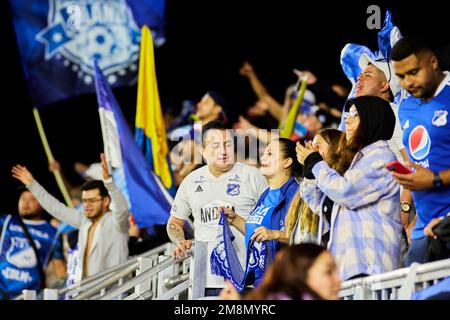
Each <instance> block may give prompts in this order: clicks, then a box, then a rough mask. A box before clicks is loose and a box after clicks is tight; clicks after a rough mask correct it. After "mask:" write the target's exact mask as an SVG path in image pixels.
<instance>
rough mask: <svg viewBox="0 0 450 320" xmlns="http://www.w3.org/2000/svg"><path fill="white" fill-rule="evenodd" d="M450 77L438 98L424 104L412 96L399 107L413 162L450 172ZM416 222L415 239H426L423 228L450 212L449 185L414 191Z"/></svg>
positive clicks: (440, 88)
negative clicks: (449, 170)
mask: <svg viewBox="0 0 450 320" xmlns="http://www.w3.org/2000/svg"><path fill="white" fill-rule="evenodd" d="M449 113H450V76H449V75H447V77H446V78H445V79H444V82H443V83H442V85H441V86H440V87H439V89H438V91H437V94H436V96H435V97H434V98H433V99H431V100H429V101H427V102H423V101H422V100H420V99H417V98H414V97H413V96H409V97H408V98H407V99H405V100H404V101H403V102H402V103H401V104H400V107H399V112H398V115H399V119H400V124H401V126H402V128H403V144H404V145H405V146H406V149H407V150H408V154H409V158H410V160H411V162H415V163H417V164H419V165H421V166H422V167H425V168H428V169H430V170H431V171H433V172H435V171H442V170H448V169H450V123H449V122H448V120H449ZM413 199H414V205H415V207H416V211H417V223H416V226H415V228H414V231H413V233H412V236H411V238H412V239H420V238H422V237H424V233H423V229H424V228H425V227H426V226H427V225H428V223H429V222H430V221H431V220H432V219H433V218H437V217H442V216H445V215H447V214H448V213H450V186H444V187H441V188H431V189H427V190H423V191H415V192H413Z"/></svg>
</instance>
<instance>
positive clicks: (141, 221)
mask: <svg viewBox="0 0 450 320" xmlns="http://www.w3.org/2000/svg"><path fill="white" fill-rule="evenodd" d="M94 67H95V87H96V91H97V99H98V106H99V113H100V122H101V126H102V135H103V144H104V149H105V155H106V158H107V161H108V165H109V166H110V169H112V172H113V178H114V181H115V182H116V183H117V184H118V186H119V187H120V189H121V190H122V192H123V193H124V194H125V196H126V197H127V198H128V201H129V205H130V211H131V212H132V213H133V215H134V217H135V219H136V223H137V225H138V226H139V227H140V228H144V227H151V226H153V225H155V224H166V223H167V220H168V218H169V212H170V209H171V202H172V201H173V200H172V199H171V197H170V196H169V194H168V193H167V191H166V190H165V188H164V186H163V185H162V184H161V182H160V181H159V179H158V178H157V177H156V176H155V175H154V173H152V171H151V170H150V167H149V165H148V164H147V162H146V161H145V159H144V156H143V154H142V153H141V151H140V150H139V149H138V147H137V146H136V144H135V142H134V138H133V135H132V134H131V130H130V128H129V127H128V125H127V122H126V121H125V118H124V116H123V114H122V111H121V110H120V107H119V105H118V103H117V101H116V99H115V97H114V95H113V93H112V90H111V88H110V86H109V84H108V81H107V79H106V77H105V76H104V75H103V73H102V71H101V70H100V68H99V66H98V65H97V64H95V65H94Z"/></svg>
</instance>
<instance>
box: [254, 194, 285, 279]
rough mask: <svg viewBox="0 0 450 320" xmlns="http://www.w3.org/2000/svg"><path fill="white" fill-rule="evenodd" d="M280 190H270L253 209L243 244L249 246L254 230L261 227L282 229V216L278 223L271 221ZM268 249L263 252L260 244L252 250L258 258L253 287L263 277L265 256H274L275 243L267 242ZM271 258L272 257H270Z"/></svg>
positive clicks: (278, 201)
mask: <svg viewBox="0 0 450 320" xmlns="http://www.w3.org/2000/svg"><path fill="white" fill-rule="evenodd" d="M280 196H281V188H280V189H270V191H269V192H268V193H267V195H266V196H265V198H264V200H263V201H262V202H261V203H260V204H259V206H257V207H255V209H254V210H253V211H252V213H251V214H250V216H249V217H248V220H247V222H246V223H245V243H246V244H247V246H248V245H249V242H250V238H251V237H252V235H253V233H254V232H255V229H256V228H259V227H261V226H263V227H266V228H267V229H270V230H281V229H282V228H283V227H284V216H283V217H282V219H280V220H279V221H274V219H272V214H273V211H274V210H275V208H276V206H277V205H278V204H279V203H280ZM267 244H268V248H266V250H264V251H265V252H263V248H264V247H263V246H262V245H261V244H260V243H256V244H255V246H254V250H256V251H257V252H256V254H254V255H255V257H258V258H259V260H260V261H257V262H256V263H257V265H258V267H257V268H255V269H254V270H255V286H257V285H258V284H259V283H260V282H261V280H262V277H263V276H264V273H265V268H266V267H267V266H266V265H265V262H266V257H265V254H271V255H274V253H275V251H276V248H275V246H276V241H274V240H272V241H268V242H267ZM271 258H273V257H271Z"/></svg>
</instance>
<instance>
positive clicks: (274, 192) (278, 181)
mask: <svg viewBox="0 0 450 320" xmlns="http://www.w3.org/2000/svg"><path fill="white" fill-rule="evenodd" d="M302 171H303V170H302V166H301V165H300V164H299V163H298V161H297V156H296V151H295V143H294V142H293V141H291V140H289V139H285V138H278V139H275V140H273V141H272V142H270V143H269V145H268V146H267V147H266V150H265V151H264V154H263V155H262V157H261V167H260V172H261V174H263V175H264V176H265V177H266V178H267V180H268V182H269V188H268V189H267V190H266V191H264V192H263V194H262V195H261V197H260V198H259V200H258V203H257V204H256V206H255V208H254V209H253V212H252V213H251V214H250V216H249V218H248V220H247V221H245V220H244V219H243V218H242V217H241V216H239V215H238V214H236V213H235V212H233V211H232V210H231V209H229V208H223V211H224V214H225V216H226V217H227V220H228V223H229V224H231V225H233V226H235V227H236V228H237V229H238V230H239V231H240V232H242V234H244V235H245V240H246V244H247V247H248V246H249V245H250V244H251V243H253V242H254V245H253V246H252V248H253V249H252V252H249V250H247V252H248V253H249V254H253V257H254V259H252V258H250V263H252V264H254V265H256V267H255V268H253V269H254V271H255V285H257V284H258V283H259V282H260V280H261V278H262V276H263V274H264V271H265V269H266V268H267V266H266V261H267V262H269V261H270V259H271V258H273V257H274V256H275V254H276V252H277V251H278V250H279V249H280V245H281V243H280V241H281V242H284V243H289V239H288V238H287V237H286V234H285V232H284V231H283V230H284V220H285V217H286V212H287V210H288V209H289V205H290V203H291V200H292V198H293V197H294V195H295V192H296V191H297V189H298V183H297V181H296V180H295V178H296V177H299V176H301V174H302ZM263 257H264V258H263Z"/></svg>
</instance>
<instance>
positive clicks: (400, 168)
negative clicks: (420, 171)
mask: <svg viewBox="0 0 450 320" xmlns="http://www.w3.org/2000/svg"><path fill="white" fill-rule="evenodd" d="M386 169H388V170H389V171H395V172H397V173H403V174H409V173H412V171H411V170H409V169H408V168H407V167H405V166H404V165H403V164H401V163H400V162H399V161H398V160H395V161H392V162H389V163H388V164H387V165H386Z"/></svg>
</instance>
